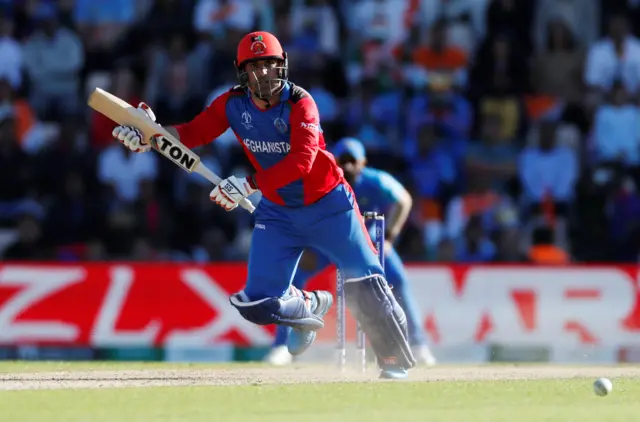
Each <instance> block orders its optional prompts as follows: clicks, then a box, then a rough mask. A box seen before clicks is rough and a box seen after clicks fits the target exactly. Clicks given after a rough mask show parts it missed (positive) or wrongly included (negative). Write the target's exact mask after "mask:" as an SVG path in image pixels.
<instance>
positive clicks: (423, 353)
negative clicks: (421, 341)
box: [413, 345, 437, 366]
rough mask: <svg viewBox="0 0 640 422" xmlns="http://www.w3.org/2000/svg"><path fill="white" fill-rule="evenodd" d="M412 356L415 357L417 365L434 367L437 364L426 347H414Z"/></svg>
mask: <svg viewBox="0 0 640 422" xmlns="http://www.w3.org/2000/svg"><path fill="white" fill-rule="evenodd" d="M413 356H415V357H416V361H418V365H424V366H434V365H435V364H436V363H437V361H436V358H435V357H434V356H433V355H432V354H431V350H430V349H429V346H427V345H421V346H414V347H413Z"/></svg>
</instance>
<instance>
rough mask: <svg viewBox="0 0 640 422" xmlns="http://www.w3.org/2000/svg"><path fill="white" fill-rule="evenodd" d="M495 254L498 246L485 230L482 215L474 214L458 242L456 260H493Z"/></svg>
mask: <svg viewBox="0 0 640 422" xmlns="http://www.w3.org/2000/svg"><path fill="white" fill-rule="evenodd" d="M495 255H496V247H495V245H494V244H493V242H492V241H491V240H490V239H489V236H488V235H487V233H486V232H485V229H484V226H483V223H482V217H481V216H480V215H472V216H471V218H469V220H468V221H467V224H466V227H465V229H464V236H463V237H462V238H461V239H460V240H459V241H458V242H457V245H456V262H463V263H482V262H491V261H493V259H494V258H495Z"/></svg>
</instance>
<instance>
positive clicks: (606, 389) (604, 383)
mask: <svg viewBox="0 0 640 422" xmlns="http://www.w3.org/2000/svg"><path fill="white" fill-rule="evenodd" d="M611 390H613V384H612V383H611V381H609V379H608V378H598V379H597V380H596V381H595V382H594V383H593V391H594V392H595V393H596V395H598V396H606V395H607V394H609V393H610V392H611Z"/></svg>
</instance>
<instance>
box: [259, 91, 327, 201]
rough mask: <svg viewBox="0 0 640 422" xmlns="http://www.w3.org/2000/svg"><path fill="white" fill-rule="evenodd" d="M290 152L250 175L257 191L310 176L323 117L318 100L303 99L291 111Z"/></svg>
mask: <svg viewBox="0 0 640 422" xmlns="http://www.w3.org/2000/svg"><path fill="white" fill-rule="evenodd" d="M290 125H291V138H290V142H291V150H290V151H289V154H287V156H286V157H284V158H283V159H282V160H280V161H279V162H278V163H276V164H275V165H273V166H272V167H269V168H268V169H264V170H261V171H258V172H257V173H256V174H254V175H253V176H251V178H250V179H251V180H250V183H252V184H253V187H254V188H255V189H264V190H271V191H272V190H276V189H279V188H281V187H283V186H286V185H288V184H289V183H291V182H294V181H296V180H299V179H301V178H303V177H304V176H306V175H307V174H309V172H310V171H311V167H312V166H313V162H314V161H315V159H316V156H317V155H318V149H319V148H320V147H319V139H320V132H319V131H320V117H319V113H318V108H317V107H316V103H315V101H313V98H311V97H305V98H302V99H301V100H300V101H298V102H297V103H295V104H294V105H293V107H292V109H291V117H290Z"/></svg>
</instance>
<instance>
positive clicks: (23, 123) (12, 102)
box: [0, 76, 37, 145]
mask: <svg viewBox="0 0 640 422" xmlns="http://www.w3.org/2000/svg"><path fill="white" fill-rule="evenodd" d="M0 114H1V115H12V116H13V117H14V118H15V129H16V134H15V135H16V139H17V141H18V142H19V143H20V144H23V145H24V144H25V143H26V142H27V140H28V138H29V135H30V133H31V131H32V129H34V128H35V126H36V125H37V120H36V117H35V115H34V113H33V110H32V109H31V106H30V105H29V103H28V102H27V101H25V100H24V99H23V98H20V97H18V95H17V92H16V90H15V89H14V88H13V87H12V85H11V81H10V80H9V79H6V78H3V77H1V76H0Z"/></svg>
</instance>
